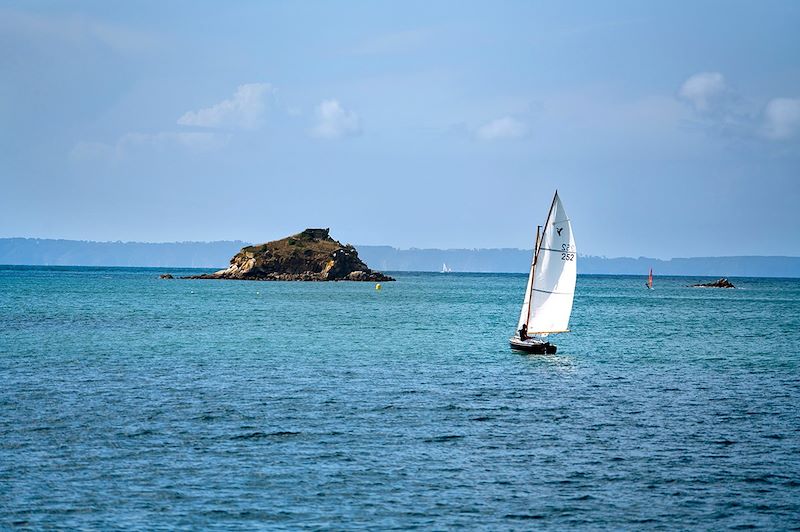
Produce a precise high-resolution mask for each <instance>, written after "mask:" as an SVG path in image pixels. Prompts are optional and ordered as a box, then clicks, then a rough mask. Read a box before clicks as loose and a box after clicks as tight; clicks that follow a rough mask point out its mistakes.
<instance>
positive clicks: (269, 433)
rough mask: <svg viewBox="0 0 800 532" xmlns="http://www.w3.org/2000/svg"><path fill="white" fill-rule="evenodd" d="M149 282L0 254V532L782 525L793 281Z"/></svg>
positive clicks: (797, 493) (792, 391)
mask: <svg viewBox="0 0 800 532" xmlns="http://www.w3.org/2000/svg"><path fill="white" fill-rule="evenodd" d="M158 273H161V271H159V270H153V269H119V268H117V269H113V268H109V269H102V268H25V267H4V268H0V528H7V527H15V526H18V527H23V528H34V529H40V528H83V529H102V530H105V529H111V528H126V529H143V530H156V529H192V530H196V529H209V528H213V529H242V530H250V529H260V528H278V529H291V530H296V529H320V528H322V529H326V528H333V529H358V528H369V529H408V528H415V527H416V528H425V529H429V528H432V529H450V528H459V527H463V528H469V529H501V530H510V529H530V528H534V527H537V528H554V529H564V528H570V529H572V528H577V529H582V528H591V529H597V528H602V529H618V528H626V529H670V530H672V529H704V530H708V529H721V528H763V529H785V528H792V527H798V526H800V414H799V413H798V409H799V408H800V372H799V371H798V369H800V280H788V279H754V278H747V279H732V281H733V282H734V283H735V284H736V285H737V286H739V287H740V288H738V289H736V290H722V289H697V288H688V287H687V286H686V285H687V284H689V283H691V282H694V281H695V279H691V278H658V277H657V278H656V289H655V290H653V291H648V290H646V289H645V288H644V281H645V278H644V276H642V277H641V278H637V277H616V276H581V277H579V279H578V288H577V295H576V298H575V310H574V313H573V318H572V322H571V327H572V330H573V332H572V333H570V334H564V335H558V336H557V337H553V341H554V342H555V343H556V344H557V345H558V347H559V351H558V354H557V355H555V356H542V355H524V354H518V353H516V352H512V351H510V350H509V349H508V346H507V339H508V337H509V336H510V335H511V334H512V333H513V329H514V326H515V325H516V320H517V317H518V313H519V306H520V304H521V299H522V291H523V289H524V286H525V281H526V278H525V276H524V275H490V274H448V275H442V274H411V273H397V274H396V277H397V282H395V283H384V284H383V290H381V291H376V290H375V289H374V285H373V284H371V283H285V282H273V283H266V282H237V281H199V280H192V281H190V280H173V281H164V280H159V279H158ZM172 273H175V274H186V273H189V272H188V271H186V272H184V271H173V272H172Z"/></svg>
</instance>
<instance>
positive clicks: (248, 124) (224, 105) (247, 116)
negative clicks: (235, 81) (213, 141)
mask: <svg viewBox="0 0 800 532" xmlns="http://www.w3.org/2000/svg"><path fill="white" fill-rule="evenodd" d="M271 92H273V91H272V87H271V86H270V84H269V83H247V84H245V85H240V86H239V88H238V89H237V90H236V93H235V94H234V95H233V98H231V99H229V100H223V101H221V102H219V103H218V104H215V105H212V106H211V107H206V108H205V109H200V110H198V111H188V112H187V113H185V114H184V115H183V116H182V117H180V118H179V119H178V124H180V125H182V126H197V127H220V128H232V129H255V128H257V127H258V126H259V125H260V124H261V118H262V115H263V114H264V109H265V108H266V104H265V103H264V96H265V95H266V94H268V93H271Z"/></svg>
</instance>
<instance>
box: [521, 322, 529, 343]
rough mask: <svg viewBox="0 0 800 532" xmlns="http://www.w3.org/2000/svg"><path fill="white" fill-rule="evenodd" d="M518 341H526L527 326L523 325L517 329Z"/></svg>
mask: <svg viewBox="0 0 800 532" xmlns="http://www.w3.org/2000/svg"><path fill="white" fill-rule="evenodd" d="M519 339H520V340H527V339H528V324H527V323H523V324H522V327H520V329H519Z"/></svg>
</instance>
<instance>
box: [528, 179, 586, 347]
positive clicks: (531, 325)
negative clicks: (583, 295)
mask: <svg viewBox="0 0 800 532" xmlns="http://www.w3.org/2000/svg"><path fill="white" fill-rule="evenodd" d="M577 259H578V252H577V250H576V248H575V238H574V237H573V235H572V224H571V223H570V221H569V218H568V217H567V213H566V211H565V210H564V205H562V204H561V198H559V197H558V192H556V194H555V196H554V197H553V204H552V205H551V206H550V212H549V213H548V214H547V221H546V222H545V224H544V228H543V229H542V234H541V237H540V238H537V245H536V247H535V248H534V250H533V263H532V264H531V271H530V275H529V276H528V286H527V287H526V290H525V300H524V302H523V304H522V312H521V314H520V317H519V324H518V325H517V330H519V329H520V328H521V327H522V326H523V325H527V329H528V334H542V335H546V334H549V333H556V332H566V331H567V330H568V326H569V316H570V314H571V313H572V300H573V298H574V296H575V280H576V277H577V269H576V264H577Z"/></svg>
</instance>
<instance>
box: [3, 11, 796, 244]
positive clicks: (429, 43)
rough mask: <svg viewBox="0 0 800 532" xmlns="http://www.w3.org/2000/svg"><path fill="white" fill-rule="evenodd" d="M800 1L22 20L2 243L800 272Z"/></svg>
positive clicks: (73, 15) (7, 20)
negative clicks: (565, 258) (720, 260)
mask: <svg viewBox="0 0 800 532" xmlns="http://www.w3.org/2000/svg"><path fill="white" fill-rule="evenodd" d="M799 27H800V3H797V2H664V3H659V4H655V3H645V2H606V3H602V2H569V3H564V2H483V3H472V2H470V3H465V2H408V1H404V2H395V3H389V2H213V3H212V2H194V1H193V2H179V1H175V2H80V1H77V2H58V3H55V2H13V1H12V2H5V3H3V4H2V6H1V7H0V46H1V47H2V50H3V53H2V54H0V69H1V70H2V76H0V121H1V122H2V128H1V129H0V237H12V236H27V237H43V238H71V239H87V240H137V241H154V242H155V241H176V240H219V239H231V240H233V239H241V240H247V241H254V242H256V241H266V240H271V239H274V238H279V237H282V236H285V235H287V234H290V233H294V232H297V231H299V230H302V229H303V228H305V227H309V226H322V227H331V228H332V233H333V236H334V237H335V238H338V239H340V240H343V241H347V242H352V243H355V244H387V245H393V246H398V247H439V248H453V247H466V248H473V247H521V248H525V247H528V248H529V247H531V246H532V240H533V235H534V233H535V226H536V225H537V224H540V223H543V221H544V216H545V214H546V209H547V207H548V206H549V203H550V200H551V198H552V194H553V191H554V190H555V189H556V188H558V190H559V192H560V194H561V196H562V199H563V201H564V205H565V207H566V209H567V211H568V212H569V213H570V216H571V218H572V220H573V223H574V227H575V234H576V240H577V244H578V249H579V251H580V252H581V253H587V254H594V255H607V256H623V255H624V256H652V257H659V258H669V257H677V256H701V255H702V256H708V255H753V254H774V255H800V59H798V58H800V32H798V31H797V28H799Z"/></svg>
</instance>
